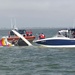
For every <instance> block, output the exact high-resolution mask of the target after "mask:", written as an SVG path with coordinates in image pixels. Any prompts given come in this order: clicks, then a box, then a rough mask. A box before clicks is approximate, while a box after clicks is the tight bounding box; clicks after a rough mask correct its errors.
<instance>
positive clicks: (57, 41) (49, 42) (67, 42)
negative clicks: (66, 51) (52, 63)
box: [36, 39, 75, 45]
mask: <svg viewBox="0 0 75 75" xmlns="http://www.w3.org/2000/svg"><path fill="white" fill-rule="evenodd" d="M36 43H38V44H42V45H75V40H63V39H53V40H42V41H37V42H36Z"/></svg>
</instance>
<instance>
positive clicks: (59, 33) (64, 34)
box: [57, 30, 68, 37]
mask: <svg viewBox="0 0 75 75" xmlns="http://www.w3.org/2000/svg"><path fill="white" fill-rule="evenodd" d="M57 35H58V36H60V37H68V30H60V31H58V34H57Z"/></svg>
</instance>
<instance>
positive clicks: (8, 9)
mask: <svg viewBox="0 0 75 75" xmlns="http://www.w3.org/2000/svg"><path fill="white" fill-rule="evenodd" d="M14 18H15V19H16V25H17V27H18V28H23V27H29V28H30V27H75V0H0V27H2V28H11V19H14ZM13 24H14V21H13Z"/></svg>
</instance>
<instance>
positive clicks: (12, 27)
mask: <svg viewBox="0 0 75 75" xmlns="http://www.w3.org/2000/svg"><path fill="white" fill-rule="evenodd" d="M11 29H13V24H12V19H11Z"/></svg>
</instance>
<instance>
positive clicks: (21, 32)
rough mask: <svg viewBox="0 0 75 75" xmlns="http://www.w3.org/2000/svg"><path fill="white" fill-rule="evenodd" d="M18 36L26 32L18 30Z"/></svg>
mask: <svg viewBox="0 0 75 75" xmlns="http://www.w3.org/2000/svg"><path fill="white" fill-rule="evenodd" d="M18 32H19V33H20V34H25V32H26V30H18Z"/></svg>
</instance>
